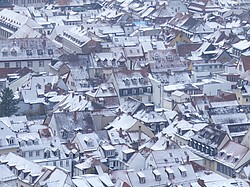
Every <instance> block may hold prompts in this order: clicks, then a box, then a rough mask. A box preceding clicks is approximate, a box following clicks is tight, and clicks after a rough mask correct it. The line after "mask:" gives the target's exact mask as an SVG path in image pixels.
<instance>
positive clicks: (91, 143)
mask: <svg viewBox="0 0 250 187" xmlns="http://www.w3.org/2000/svg"><path fill="white" fill-rule="evenodd" d="M86 145H87V147H94V140H93V139H92V138H89V139H88V140H87V141H86Z"/></svg>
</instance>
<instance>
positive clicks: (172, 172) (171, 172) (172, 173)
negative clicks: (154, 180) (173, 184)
mask: <svg viewBox="0 0 250 187" xmlns="http://www.w3.org/2000/svg"><path fill="white" fill-rule="evenodd" d="M166 172H167V174H168V178H169V179H173V178H174V171H173V170H172V169H171V168H166Z"/></svg>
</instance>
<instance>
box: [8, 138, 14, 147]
mask: <svg viewBox="0 0 250 187" xmlns="http://www.w3.org/2000/svg"><path fill="white" fill-rule="evenodd" d="M7 141H8V143H9V145H13V144H14V137H12V136H11V137H7Z"/></svg>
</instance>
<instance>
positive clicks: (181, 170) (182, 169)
mask: <svg viewBox="0 0 250 187" xmlns="http://www.w3.org/2000/svg"><path fill="white" fill-rule="evenodd" d="M179 170H180V172H181V176H182V177H186V176H187V170H186V168H185V167H184V166H179Z"/></svg>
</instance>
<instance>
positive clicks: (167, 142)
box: [166, 140, 169, 148]
mask: <svg viewBox="0 0 250 187" xmlns="http://www.w3.org/2000/svg"><path fill="white" fill-rule="evenodd" d="M168 147H169V140H167V141H166V148H168Z"/></svg>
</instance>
